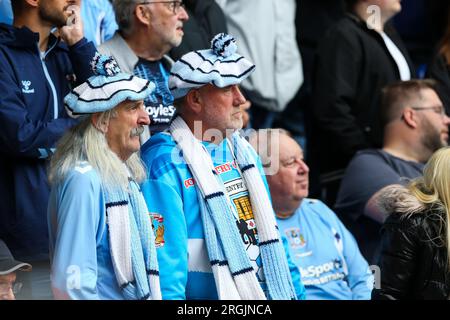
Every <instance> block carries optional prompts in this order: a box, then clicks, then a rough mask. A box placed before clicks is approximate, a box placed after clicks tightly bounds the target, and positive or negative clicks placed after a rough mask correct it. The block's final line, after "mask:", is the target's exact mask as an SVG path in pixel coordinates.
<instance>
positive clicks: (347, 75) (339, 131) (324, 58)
mask: <svg viewBox="0 0 450 320" xmlns="http://www.w3.org/2000/svg"><path fill="white" fill-rule="evenodd" d="M327 39H328V40H329V41H326V42H322V46H320V47H319V48H318V51H317V52H318V54H317V63H316V65H317V68H316V72H315V75H314V76H315V83H314V85H315V87H316V88H317V90H320V92H315V94H314V97H315V99H314V103H313V104H314V108H313V111H314V116H315V118H316V119H317V122H318V125H319V127H320V128H322V130H323V131H326V132H327V134H328V137H329V138H330V139H331V142H330V143H335V144H336V147H339V150H340V151H341V152H342V154H343V155H345V156H346V157H351V156H352V155H353V154H354V153H355V152H356V151H357V150H360V149H364V148H366V147H368V141H367V139H366V137H365V135H364V133H363V131H362V129H361V128H360V127H359V126H358V125H357V122H356V118H355V115H354V114H353V113H352V104H354V103H355V102H356V97H357V92H356V88H358V81H360V79H359V78H358V75H359V74H360V72H359V68H361V61H362V55H361V50H362V49H361V48H360V44H359V40H358V39H356V38H355V37H354V36H353V35H350V34H346V33H344V31H336V33H334V34H333V37H329V38H327Z"/></svg>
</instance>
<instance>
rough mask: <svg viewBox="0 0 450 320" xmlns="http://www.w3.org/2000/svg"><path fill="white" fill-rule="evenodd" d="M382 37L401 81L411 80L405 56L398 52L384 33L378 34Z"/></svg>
mask: <svg viewBox="0 0 450 320" xmlns="http://www.w3.org/2000/svg"><path fill="white" fill-rule="evenodd" d="M380 34H381V36H382V37H383V40H384V43H385V44H386V47H387V48H388V50H389V53H390V54H391V56H392V58H393V59H394V60H395V63H396V64H397V67H398V71H399V72H400V79H401V80H402V81H406V80H410V79H411V70H409V66H408V63H407V62H406V59H405V56H404V55H403V53H402V52H401V51H400V49H399V48H398V47H397V46H396V45H395V43H394V42H393V41H392V40H391V39H390V38H389V37H388V36H387V34H386V33H384V32H380Z"/></svg>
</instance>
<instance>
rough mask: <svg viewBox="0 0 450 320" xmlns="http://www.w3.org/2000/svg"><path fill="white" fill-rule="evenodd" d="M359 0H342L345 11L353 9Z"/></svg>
mask: <svg viewBox="0 0 450 320" xmlns="http://www.w3.org/2000/svg"><path fill="white" fill-rule="evenodd" d="M358 1H359V0H344V3H345V9H346V10H347V11H353V8H354V7H355V5H356V4H357V3H358Z"/></svg>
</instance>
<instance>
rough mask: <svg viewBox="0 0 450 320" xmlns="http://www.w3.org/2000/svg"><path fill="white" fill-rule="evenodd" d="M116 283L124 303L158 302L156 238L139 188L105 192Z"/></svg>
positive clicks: (107, 190) (131, 182) (106, 190)
mask: <svg viewBox="0 0 450 320" xmlns="http://www.w3.org/2000/svg"><path fill="white" fill-rule="evenodd" d="M104 194H105V201H106V216H107V221H108V229H109V244H110V251H111V258H112V263H113V267H114V272H115V274H116V279H117V282H118V284H119V287H120V288H121V290H122V293H123V295H124V296H125V298H126V299H127V300H136V299H137V300H161V290H160V286H159V270H158V262H157V260H156V248H155V235H154V233H153V230H152V226H151V222H150V217H149V215H148V209H147V205H146V204H145V200H144V198H143V196H142V194H141V191H140V188H139V186H138V184H137V183H136V182H135V181H133V180H132V179H130V181H129V183H128V192H127V191H125V190H123V189H122V188H104Z"/></svg>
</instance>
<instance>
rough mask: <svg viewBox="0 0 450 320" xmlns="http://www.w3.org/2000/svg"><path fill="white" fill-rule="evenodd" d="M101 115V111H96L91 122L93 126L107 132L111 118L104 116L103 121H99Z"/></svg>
mask: <svg viewBox="0 0 450 320" xmlns="http://www.w3.org/2000/svg"><path fill="white" fill-rule="evenodd" d="M100 115H101V113H94V114H93V115H92V117H91V122H92V124H93V126H94V127H96V128H97V129H98V130H99V131H101V132H103V133H105V134H106V133H107V132H108V127H109V120H107V119H106V118H103V119H102V121H99V120H100Z"/></svg>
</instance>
